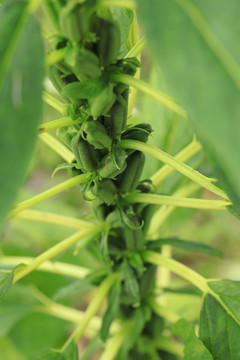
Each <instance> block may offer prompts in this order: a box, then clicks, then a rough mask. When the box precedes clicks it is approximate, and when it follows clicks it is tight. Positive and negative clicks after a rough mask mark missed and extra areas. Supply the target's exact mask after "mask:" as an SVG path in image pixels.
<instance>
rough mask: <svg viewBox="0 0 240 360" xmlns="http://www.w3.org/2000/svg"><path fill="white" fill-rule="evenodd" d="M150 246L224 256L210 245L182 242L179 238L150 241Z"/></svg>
mask: <svg viewBox="0 0 240 360" xmlns="http://www.w3.org/2000/svg"><path fill="white" fill-rule="evenodd" d="M148 244H149V245H150V246H151V247H153V248H154V247H156V246H162V245H170V246H173V247H176V248H179V249H184V250H188V251H195V252H201V253H203V254H207V255H211V256H217V257H219V258H222V257H223V254H222V252H221V251H219V250H217V249H214V248H213V247H211V246H209V245H206V244H202V243H200V242H195V241H187V240H180V239H177V238H166V239H158V240H154V241H148Z"/></svg>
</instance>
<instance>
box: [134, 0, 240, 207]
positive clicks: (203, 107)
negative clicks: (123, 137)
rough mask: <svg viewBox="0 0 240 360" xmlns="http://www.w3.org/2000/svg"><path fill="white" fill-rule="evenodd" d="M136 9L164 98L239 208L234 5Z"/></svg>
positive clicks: (217, 1) (239, 7) (218, 1)
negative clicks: (173, 101)
mask: <svg viewBox="0 0 240 360" xmlns="http://www.w3.org/2000/svg"><path fill="white" fill-rule="evenodd" d="M138 4H139V10H140V15H141V18H142V22H143V24H144V26H145V29H146V33H147V36H148V42H149V45H150V47H151V49H152V52H153V55H154V56H155V59H156V61H157V62H158V64H159V65H160V66H161V68H162V70H163V74H164V76H165V77H166V80H167V83H168V85H169V87H170V89H171V91H170V93H171V94H172V95H174V96H175V97H176V98H177V99H178V100H179V101H180V102H181V103H182V105H183V106H184V107H185V109H186V110H187V112H188V115H189V118H190V119H191V120H192V121H193V123H194V125H195V128H196V131H197V135H198V136H199V138H200V140H201V142H202V143H203V146H204V149H205V151H206V153H207V155H208V157H209V159H210V160H211V162H212V164H213V167H214V169H215V173H216V176H217V177H218V178H219V179H220V181H221V185H222V187H223V188H224V190H225V191H226V192H227V193H228V195H229V197H230V198H231V200H232V201H233V202H234V204H235V206H236V207H239V200H240V182H239V178H240V167H239V152H240V143H239V135H240V122H239V113H240V101H239V86H240V67H239V59H240V51H239V46H238V34H239V20H238V14H239V12H240V2H239V1H236V0H229V1H227V2H226V1H224V0H212V1H211V2H209V1H208V0H201V1H196V0H195V1H190V0H169V1H165V0H153V1H151V2H150V1H145V0H138ZM236 29H237V31H236Z"/></svg>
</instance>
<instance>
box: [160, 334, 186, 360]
mask: <svg viewBox="0 0 240 360" xmlns="http://www.w3.org/2000/svg"><path fill="white" fill-rule="evenodd" d="M153 346H154V347H155V348H156V349H158V350H163V351H167V352H168V353H170V354H173V355H177V356H181V357H183V356H184V345H183V344H180V343H177V342H174V341H173V340H172V339H168V338H164V337H160V338H159V339H154V340H153Z"/></svg>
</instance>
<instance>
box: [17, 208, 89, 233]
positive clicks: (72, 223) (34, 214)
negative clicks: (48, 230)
mask: <svg viewBox="0 0 240 360" xmlns="http://www.w3.org/2000/svg"><path fill="white" fill-rule="evenodd" d="M16 218H19V219H26V220H32V221H41V222H44V223H50V224H56V225H59V226H65V227H68V228H71V229H76V230H82V229H86V228H90V227H92V226H93V225H95V224H94V223H93V222H91V221H86V220H81V219H75V218H72V217H70V216H63V215H58V214H52V213H47V212H44V211H37V210H23V211H21V212H20V213H18V214H17V215H16Z"/></svg>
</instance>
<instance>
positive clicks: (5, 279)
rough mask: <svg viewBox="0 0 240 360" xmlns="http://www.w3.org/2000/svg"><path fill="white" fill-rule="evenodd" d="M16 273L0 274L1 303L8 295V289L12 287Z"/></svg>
mask: <svg viewBox="0 0 240 360" xmlns="http://www.w3.org/2000/svg"><path fill="white" fill-rule="evenodd" d="M13 275H14V272H13V271H11V272H10V273H7V274H6V273H2V272H0V301H1V300H2V298H3V296H4V295H5V294H6V292H7V291H8V289H9V288H10V287H11V285H12V281H13Z"/></svg>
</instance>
